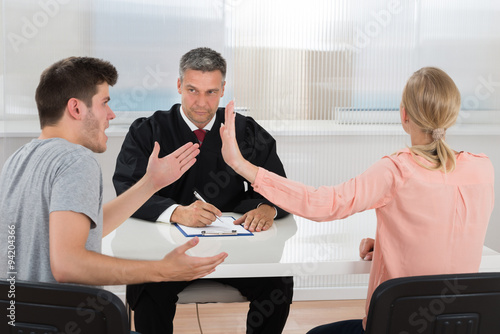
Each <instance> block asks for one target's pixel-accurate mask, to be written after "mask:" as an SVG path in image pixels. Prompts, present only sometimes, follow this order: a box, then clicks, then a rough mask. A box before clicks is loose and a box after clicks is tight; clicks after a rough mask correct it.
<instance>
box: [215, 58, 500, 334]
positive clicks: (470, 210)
mask: <svg viewBox="0 0 500 334" xmlns="http://www.w3.org/2000/svg"><path fill="white" fill-rule="evenodd" d="M459 110H460V93H459V91H458V89H457V87H456V85H455V83H454V82H453V80H452V79H451V78H450V77H449V76H448V75H447V74H446V73H445V72H443V71H442V70H440V69H437V68H432V67H426V68H422V69H420V70H418V71H417V72H415V73H414V74H413V75H412V76H411V78H410V79H409V80H408V82H407V84H406V87H405V88H404V91H403V97H402V101H401V107H400V114H401V124H402V126H403V129H404V130H405V131H406V132H407V133H408V134H409V135H410V137H411V147H409V148H405V149H402V150H400V151H398V152H396V153H394V154H392V155H390V156H385V157H383V158H382V159H381V160H379V161H377V162H376V163H375V164H374V165H372V166H371V167H370V168H369V169H368V170H366V171H365V172H364V173H362V174H360V175H358V176H357V177H355V178H353V179H351V180H349V181H347V182H345V183H342V184H339V185H337V186H323V187H320V188H313V187H309V186H305V185H303V184H301V183H298V182H294V181H291V180H289V179H285V178H283V177H280V176H278V175H276V174H273V173H271V172H269V171H267V170H265V169H262V168H258V167H256V166H254V165H252V164H251V163H249V162H248V161H246V160H245V159H243V157H242V156H241V153H240V151H239V149H238V145H237V143H236V139H235V135H234V113H233V105H232V102H231V103H230V104H229V105H228V107H227V108H226V114H225V117H226V119H225V125H224V126H222V127H221V129H220V134H221V138H222V141H223V146H222V154H223V157H224V160H225V161H226V163H227V164H228V165H229V166H231V167H232V168H233V169H234V170H235V171H236V172H237V173H238V174H240V175H242V176H243V177H245V178H246V179H247V180H248V181H249V182H251V184H252V186H253V187H254V190H256V191H257V192H259V193H260V194H262V195H263V196H264V197H266V198H267V199H269V200H270V201H271V202H273V203H275V204H276V205H277V206H279V207H281V208H283V209H284V210H287V211H289V212H291V213H293V214H295V215H298V216H302V217H305V218H307V219H311V220H314V221H331V220H335V219H342V218H345V217H348V216H350V215H352V214H354V213H357V212H361V211H364V210H370V209H375V211H376V214H377V232H376V237H375V251H374V253H373V264H372V268H371V273H370V280H369V286H368V297H367V303H366V310H368V307H369V305H368V304H369V301H370V298H371V295H372V293H373V291H374V289H375V288H376V287H377V286H378V285H379V284H380V283H382V282H384V281H386V280H388V279H391V278H396V277H402V276H415V275H432V274H446V273H463V272H477V271H478V269H479V265H480V261H481V252H482V248H483V242H484V237H485V234H486V228H487V225H488V221H489V218H490V215H491V212H492V210H493V203H494V189H493V188H494V185H493V166H492V164H491V162H490V160H489V159H488V157H487V156H485V155H484V154H472V153H468V152H463V151H462V152H456V151H453V150H452V149H451V148H450V147H449V146H448V144H447V143H446V141H445V135H446V130H447V129H448V128H449V127H451V126H452V125H453V124H454V123H455V121H456V119H457V116H458V113H459ZM365 324H366V317H365V318H364V319H363V320H361V319H360V320H349V321H343V322H339V323H333V324H328V325H323V326H320V327H317V328H314V329H312V330H311V331H310V332H309V333H311V334H312V333H314V334H318V333H364V327H365Z"/></svg>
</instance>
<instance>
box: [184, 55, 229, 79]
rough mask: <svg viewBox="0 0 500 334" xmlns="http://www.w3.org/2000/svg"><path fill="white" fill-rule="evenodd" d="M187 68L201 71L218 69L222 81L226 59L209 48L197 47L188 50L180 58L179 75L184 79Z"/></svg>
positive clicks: (224, 74)
mask: <svg viewBox="0 0 500 334" xmlns="http://www.w3.org/2000/svg"><path fill="white" fill-rule="evenodd" d="M187 70H195V71H202V72H212V71H220V72H221V74H222V82H224V80H225V79H226V60H225V59H224V58H223V57H222V56H221V54H220V53H218V52H217V51H214V50H212V49H210V48H197V49H193V50H191V51H189V52H188V53H186V54H185V55H184V56H182V58H181V62H180V64H179V77H180V79H181V82H182V80H183V79H184V73H186V71H187Z"/></svg>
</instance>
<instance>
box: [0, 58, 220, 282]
mask: <svg viewBox="0 0 500 334" xmlns="http://www.w3.org/2000/svg"><path fill="white" fill-rule="evenodd" d="M117 77H118V74H117V72H116V69H115V68H114V66H113V65H111V64H110V63H108V62H105V61H102V60H99V59H95V58H89V57H71V58H67V59H63V60H61V61H59V62H57V63H55V64H53V65H52V66H50V67H49V68H48V69H46V70H45V71H44V72H43V73H42V75H41V78H40V84H39V85H38V88H37V91H36V102H37V107H38V113H39V116H40V125H41V128H42V131H41V134H40V137H39V138H38V139H36V140H33V141H32V142H30V143H28V144H26V145H25V146H23V147H22V148H20V149H19V150H18V151H17V152H16V153H14V154H13V155H12V156H11V157H10V158H9V159H8V161H7V162H6V163H5V166H4V168H3V170H2V172H1V174H0V217H1V218H0V219H1V221H0V230H1V232H0V252H2V254H5V255H7V254H10V253H9V250H10V249H12V247H13V246H14V247H15V255H14V256H15V261H11V262H9V261H8V260H7V258H6V257H4V260H2V261H0V278H6V277H7V275H8V273H10V272H17V274H16V279H20V280H21V279H22V280H31V281H43V282H55V281H57V282H65V283H79V284H89V285H111V284H135V283H143V282H158V281H178V280H192V279H195V278H199V277H203V276H205V275H207V274H209V273H211V272H213V271H214V270H215V267H216V266H217V265H218V264H220V263H221V262H222V261H224V259H225V258H226V257H227V254H226V253H220V254H218V255H215V256H212V257H206V258H197V257H191V256H188V255H186V254H185V252H186V251H187V250H188V249H189V248H191V247H194V246H195V245H196V244H197V243H198V239H197V238H194V239H191V240H190V241H188V242H187V243H185V244H184V245H182V246H179V247H178V248H176V249H175V250H173V251H172V252H170V253H168V254H167V255H166V256H165V257H164V258H163V259H162V260H159V261H134V260H124V259H118V258H113V257H109V256H105V255H102V254H100V246H101V240H100V239H101V238H102V237H103V236H105V235H107V234H109V233H110V232H111V231H113V230H114V229H115V228H117V227H118V226H119V225H120V224H121V223H122V222H123V221H125V220H126V219H127V218H128V217H129V216H130V215H131V214H132V213H133V212H135V211H136V210H137V209H138V208H139V207H140V206H141V205H142V204H143V203H144V202H145V201H146V200H147V199H148V198H149V197H151V196H152V195H153V194H154V193H155V192H156V191H158V190H159V189H161V188H163V187H165V186H167V185H169V184H170V183H172V182H174V181H175V180H177V179H178V178H179V177H180V176H181V175H182V174H183V173H184V172H185V171H186V170H187V169H189V168H190V167H191V166H192V165H193V164H194V162H195V156H196V155H197V154H198V153H199V150H198V145H197V144H192V143H188V144H186V145H184V146H182V147H181V148H179V149H178V150H177V151H175V152H173V153H172V154H170V155H168V156H165V157H163V158H161V159H159V158H158V154H159V151H160V147H159V145H158V144H157V143H155V145H154V150H153V154H152V155H151V157H150V160H149V164H148V170H147V172H146V175H144V177H143V178H142V179H141V180H139V181H138V182H137V183H136V184H135V185H134V186H132V187H131V188H130V189H129V190H128V191H127V192H125V193H123V194H122V195H120V196H119V197H117V198H116V199H114V200H112V201H110V202H109V203H106V204H105V205H104V206H103V205H102V176H101V170H100V167H99V165H98V164H97V161H96V160H95V158H94V157H93V154H92V152H95V153H101V152H104V151H105V150H106V142H107V136H106V134H105V133H104V131H105V129H106V128H107V127H108V126H109V121H110V120H112V119H113V118H115V114H114V113H113V111H112V110H111V109H110V108H109V106H108V104H107V103H108V101H109V100H110V97H109V86H112V85H114V84H115V83H116V80H117ZM214 220H215V217H214ZM10 276H11V275H10V274H9V278H10Z"/></svg>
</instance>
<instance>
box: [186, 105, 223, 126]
mask: <svg viewBox="0 0 500 334" xmlns="http://www.w3.org/2000/svg"><path fill="white" fill-rule="evenodd" d="M180 112H181V116H182V119H183V120H184V122H186V124H187V126H189V128H190V129H191V131H194V130H197V129H198V127H197V126H196V125H194V123H193V122H191V120H190V119H189V118H187V116H186V114H184V110H183V109H182V105H181V108H180ZM216 117H217V115H214V117H212V119H211V120H210V122H208V124H207V125H205V126H204V127H203V130H206V131H210V130H212V126H214V123H215V118H216Z"/></svg>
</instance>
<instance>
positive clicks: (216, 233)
mask: <svg viewBox="0 0 500 334" xmlns="http://www.w3.org/2000/svg"><path fill="white" fill-rule="evenodd" d="M201 235H238V232H237V231H236V230H232V231H228V232H207V231H201Z"/></svg>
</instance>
